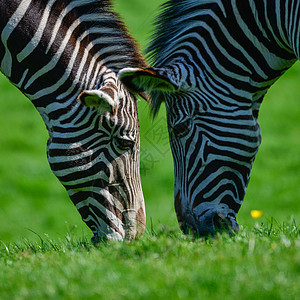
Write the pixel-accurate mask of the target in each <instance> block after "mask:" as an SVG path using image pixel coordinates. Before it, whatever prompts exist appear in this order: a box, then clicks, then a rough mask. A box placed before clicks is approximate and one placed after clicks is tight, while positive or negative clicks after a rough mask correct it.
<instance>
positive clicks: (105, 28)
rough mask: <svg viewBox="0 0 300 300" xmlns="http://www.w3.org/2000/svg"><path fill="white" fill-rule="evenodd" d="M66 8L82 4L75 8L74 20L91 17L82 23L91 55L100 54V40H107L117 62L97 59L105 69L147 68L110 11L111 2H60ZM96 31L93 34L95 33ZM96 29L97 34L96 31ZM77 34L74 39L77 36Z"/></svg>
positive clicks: (75, 0)
mask: <svg viewBox="0 0 300 300" xmlns="http://www.w3.org/2000/svg"><path fill="white" fill-rule="evenodd" d="M62 2H64V3H65V5H68V4H70V3H72V2H74V3H76V2H82V5H80V6H76V7H75V8H74V9H73V10H72V14H74V17H79V19H80V18H81V16H83V15H86V16H87V15H90V16H89V19H88V21H84V22H82V24H83V26H84V27H85V28H84V29H85V30H86V31H87V32H88V33H89V37H88V38H86V44H88V43H90V42H91V41H96V40H97V39H99V42H98V43H97V42H96V43H94V48H93V52H94V53H93V54H97V53H100V52H101V48H102V43H101V38H106V39H108V38H110V39H109V43H110V46H111V47H112V48H113V52H114V56H115V57H116V58H118V59H115V60H111V61H110V60H108V59H107V60H106V55H105V54H103V55H101V56H100V59H101V60H102V61H104V62H105V65H106V66H107V67H108V68H110V69H112V70H113V71H115V72H118V71H119V70H120V69H122V68H126V67H146V63H145V61H144V59H143V57H142V55H141V53H140V51H139V49H138V46H137V44H136V42H135V40H134V39H133V38H132V37H131V35H130V34H129V32H128V29H127V28H126V26H125V25H124V23H123V21H122V20H121V17H120V15H119V14H118V13H116V12H114V11H113V4H112V1H110V0H85V1H84V0H83V1H78V0H74V1H73V0H71V1H70V0H63V1H62ZM95 29H96V30H95ZM98 29H99V30H98ZM81 33H82V32H81V31H79V32H78V33H77V34H76V35H78V36H80V34H81Z"/></svg>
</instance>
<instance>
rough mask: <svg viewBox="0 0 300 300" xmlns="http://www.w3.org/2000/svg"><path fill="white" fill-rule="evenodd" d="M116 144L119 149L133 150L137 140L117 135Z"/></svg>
mask: <svg viewBox="0 0 300 300" xmlns="http://www.w3.org/2000/svg"><path fill="white" fill-rule="evenodd" d="M115 141H116V145H117V147H118V148H119V149H121V150H124V151H127V150H132V149H133V147H134V144H135V142H134V141H132V140H128V139H124V138H120V137H116V138H115Z"/></svg>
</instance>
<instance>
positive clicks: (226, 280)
mask: <svg viewBox="0 0 300 300" xmlns="http://www.w3.org/2000/svg"><path fill="white" fill-rule="evenodd" d="M116 2H117V9H118V10H119V11H120V12H121V13H122V15H123V16H124V17H125V20H126V23H127V24H129V26H130V30H131V32H132V33H133V35H134V36H135V37H136V38H137V39H138V41H139V42H140V44H141V45H142V47H143V48H144V47H145V45H146V36H147V35H148V32H149V31H150V27H151V26H150V24H151V20H152V18H153V16H154V15H155V8H156V6H157V5H158V4H159V3H161V2H163V1H162V0H152V1H137V0H126V1H121V0H118V1H116ZM299 80H300V63H297V64H296V65H295V66H294V67H293V68H292V69H291V70H289V71H288V72H287V73H286V74H285V75H284V76H283V77H282V78H281V79H280V80H279V81H278V82H277V83H276V84H275V85H274V87H272V89H271V90H270V91H269V92H268V94H267V96H266V98H265V100H264V103H263V105H262V108H261V112H260V116H259V120H260V124H261V127H262V145H261V148H260V150H259V154H258V156H257V159H256V161H255V163H254V167H253V171H252V176H251V180H250V184H249V187H248V190H247V193H246V198H245V201H244V204H243V205H242V208H241V210H240V213H239V216H238V221H239V224H240V225H241V231H240V233H239V234H238V235H237V236H236V237H233V238H229V237H227V236H223V237H219V238H218V239H216V240H207V241H203V240H197V241H193V240H192V239H191V238H190V237H184V236H182V234H181V233H180V231H179V229H178V225H177V221H176V217H175V212H174V207H173V183H174V179H173V162H172V157H171V152H170V149H169V146H168V142H167V131H166V118H165V110H164V107H163V108H162V109H161V112H160V114H159V116H158V117H157V118H156V119H155V120H154V121H153V120H152V119H151V118H150V117H149V108H148V107H147V105H146V104H145V103H143V102H140V103H139V115H140V126H141V143H142V152H141V154H142V162H141V173H142V184H143V191H144V196H145V200H146V209H147V231H146V234H145V237H144V238H142V239H140V240H138V241H134V242H133V243H129V244H128V243H108V244H103V245H101V247H99V248H95V247H92V246H91V245H90V243H89V239H90V237H91V233H90V232H89V230H88V229H87V228H86V226H85V224H84V223H83V222H82V221H81V219H80V216H79V214H78V212H77V210H76V208H75V207H74V206H73V204H72V203H71V201H70V200H69V198H68V196H67V194H66V192H65V191H64V189H63V187H62V186H61V185H60V183H59V182H58V180H57V179H56V178H55V177H54V175H53V174H52V173H51V170H50V167H49V166H48V163H47V159H46V141H47V132H46V128H45V126H44V124H43V122H42V120H41V118H40V116H39V114H38V113H37V112H36V111H35V109H34V107H33V106H32V104H31V103H30V102H29V100H27V99H26V98H25V97H24V96H23V95H22V94H21V93H20V92H18V90H17V89H16V88H14V87H13V86H12V85H11V84H10V83H9V82H8V81H7V80H6V79H5V78H4V77H3V76H1V77H0V112H1V118H0V299H27V298H28V299H29V298H30V299H47V298H56V299H57V298H63V299H80V298H94V299H133V298H134V299H166V298H172V299H253V298H254V297H255V298H257V299H300V288H299V282H300V237H299V222H300V185H299V182H300V122H299V120H300V103H299V102H300V85H299ZM252 209H259V210H262V211H263V216H262V218H261V219H259V220H254V219H252V218H251V216H250V211H251V210H252ZM274 219H275V220H276V221H274ZM293 220H294V221H293ZM261 223H263V225H261ZM297 224H298V226H297Z"/></svg>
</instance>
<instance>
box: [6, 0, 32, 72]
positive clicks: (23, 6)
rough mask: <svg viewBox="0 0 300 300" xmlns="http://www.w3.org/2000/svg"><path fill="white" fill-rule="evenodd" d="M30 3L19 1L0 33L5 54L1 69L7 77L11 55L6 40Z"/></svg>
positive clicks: (26, 0)
mask: <svg viewBox="0 0 300 300" xmlns="http://www.w3.org/2000/svg"><path fill="white" fill-rule="evenodd" d="M30 3H31V1H29V0H23V1H22V2H21V3H20V5H19V6H18V8H17V10H16V11H15V12H14V14H13V15H12V16H11V18H10V19H9V21H8V22H7V24H6V25H5V27H4V29H3V30H2V33H1V41H2V44H3V46H4V48H5V55H4V57H3V59H2V62H1V70H2V72H3V73H4V74H5V76H7V77H10V76H11V70H12V56H11V53H10V52H9V50H8V47H7V41H8V39H9V37H10V35H11V34H12V32H13V31H14V29H15V28H16V27H17V25H18V24H19V23H20V21H21V19H22V17H23V16H24V14H25V12H26V11H27V9H28V7H29V5H30Z"/></svg>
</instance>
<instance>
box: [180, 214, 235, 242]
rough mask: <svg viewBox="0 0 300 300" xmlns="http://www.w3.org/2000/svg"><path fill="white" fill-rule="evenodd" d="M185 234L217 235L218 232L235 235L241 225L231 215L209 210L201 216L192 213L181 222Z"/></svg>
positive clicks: (197, 235)
mask: <svg viewBox="0 0 300 300" xmlns="http://www.w3.org/2000/svg"><path fill="white" fill-rule="evenodd" d="M181 229H182V231H183V232H184V233H185V234H188V233H193V235H194V236H195V237H206V236H215V235H216V234H218V233H227V234H229V235H234V234H235V233H237V232H238V230H239V225H238V223H237V222H236V220H235V218H234V217H233V216H231V215H224V213H222V212H216V211H210V210H208V211H207V212H206V213H205V214H203V215H202V216H201V217H197V216H196V215H194V214H193V215H190V216H189V218H187V219H186V220H185V222H183V223H182V224H181Z"/></svg>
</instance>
